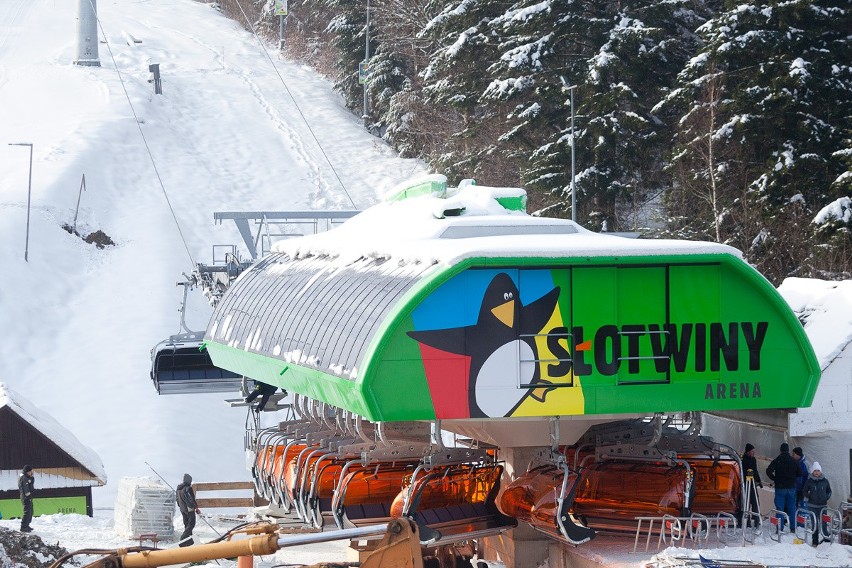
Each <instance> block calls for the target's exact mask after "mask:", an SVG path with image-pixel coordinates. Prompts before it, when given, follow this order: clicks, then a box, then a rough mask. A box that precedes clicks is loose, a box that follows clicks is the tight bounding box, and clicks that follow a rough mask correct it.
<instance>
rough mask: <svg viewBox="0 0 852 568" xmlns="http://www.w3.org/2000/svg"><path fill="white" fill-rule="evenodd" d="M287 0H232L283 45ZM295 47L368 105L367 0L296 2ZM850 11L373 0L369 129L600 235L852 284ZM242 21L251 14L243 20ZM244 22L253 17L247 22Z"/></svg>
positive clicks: (445, 168)
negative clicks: (655, 240) (702, 243)
mask: <svg viewBox="0 0 852 568" xmlns="http://www.w3.org/2000/svg"><path fill="white" fill-rule="evenodd" d="M273 5H274V2H273V0H220V1H219V3H218V6H219V7H220V8H221V9H222V10H223V12H224V13H225V14H227V15H228V16H230V17H232V18H234V19H235V20H237V21H240V22H241V23H243V25H245V26H246V27H255V28H257V29H258V30H259V31H261V32H262V33H263V34H264V35H265V36H266V37H267V38H269V39H270V40H271V43H272V44H273V45H274V44H275V42H277V36H278V17H277V16H274V15H273V13H272V10H273ZM288 10H289V15H288V16H287V19H286V28H285V47H284V52H285V56H286V57H288V58H291V59H295V60H298V61H303V62H305V63H308V64H310V65H312V66H313V67H314V68H315V69H317V70H318V71H320V72H321V73H323V74H325V75H327V76H329V77H330V78H331V79H332V80H333V81H335V85H336V87H337V89H338V90H339V91H340V93H341V94H342V95H343V96H344V98H345V100H346V103H347V105H348V106H349V107H350V108H351V109H352V111H353V112H355V113H357V114H358V115H361V114H362V112H363V111H362V108H363V101H364V94H363V93H364V91H363V87H362V85H360V84H359V81H358V65H359V63H361V62H362V61H364V57H365V32H366V30H367V26H366V14H367V0H290V1H289V5H288ZM850 11H852V2H850V1H849V0H837V1H830V0H814V1H808V0H798V1H787V2H763V3H761V2H751V3H736V2H719V1H706V2H705V1H701V0H693V1H689V0H663V1H650V0H649V1H630V0H623V1H612V0H591V1H585V0H584V1H579V0H543V1H536V0H527V1H524V0H521V1H518V2H510V1H494V0H370V9H369V16H370V25H369V36H370V58H369V75H368V80H367V83H366V88H367V98H368V101H369V110H368V113H367V116H366V118H365V125H366V126H367V127H368V128H369V129H370V130H371V131H373V132H374V133H376V134H378V135H380V136H382V137H383V138H384V139H385V140H386V141H387V142H388V143H389V144H390V145H391V146H393V147H394V148H395V149H396V150H397V151H399V152H400V154H401V155H403V156H406V157H417V158H421V159H422V160H424V161H425V162H426V163H427V164H429V166H430V168H431V169H432V170H433V171H435V172H437V173H443V174H445V175H447V177H448V178H449V180H450V182H453V183H454V182H458V181H459V180H461V179H463V178H475V179H476V180H477V182H478V183H480V184H484V185H492V186H520V187H524V188H526V190H527V192H528V195H529V210H530V211H535V212H537V213H538V214H541V215H548V216H559V217H568V218H570V217H571V214H572V211H571V141H572V140H571V138H572V137H571V132H572V130H571V90H572V88H573V91H574V92H573V96H574V133H575V135H574V144H575V148H574V151H575V163H576V170H575V171H576V177H575V180H576V182H575V187H576V192H577V193H576V202H577V211H576V218H577V221H578V222H579V223H580V224H582V225H583V226H585V227H587V228H589V229H591V230H595V231H601V230H606V231H632V232H639V233H641V234H642V236H643V237H672V238H683V239H701V240H711V241H716V242H721V243H726V244H730V245H732V246H735V247H737V248H738V249H740V250H742V251H743V254H744V256H745V258H746V260H747V261H749V262H750V263H751V264H753V265H754V266H755V267H756V268H757V269H758V270H760V271H761V272H762V273H763V274H764V275H766V277H767V278H768V279H769V280H770V281H771V282H772V283H773V284H775V285H778V284H780V282H781V281H782V280H783V279H784V278H786V277H788V276H800V277H817V278H826V279H847V278H852V233H850V229H852V16H850ZM244 13H245V15H244ZM246 16H247V17H248V19H249V20H250V24H251V25H249V22H247V21H246Z"/></svg>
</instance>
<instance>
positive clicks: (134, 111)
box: [89, 0, 195, 268]
mask: <svg viewBox="0 0 852 568" xmlns="http://www.w3.org/2000/svg"><path fill="white" fill-rule="evenodd" d="M89 5H90V6H91V7H92V13H93V14H95V19H96V21H97V22H98V29H100V30H101V36H103V38H104V44H105V45H106V46H107V51H109V57H110V59H112V65H113V67H115V73H116V74H117V75H118V80H119V82H120V83H121V88H122V90H123V91H124V97H125V98H126V99H127V104H128V105H129V106H130V112H131V113H133V119H134V120H135V121H136V128H138V129H139V134H140V135H141V136H142V142H143V143H144V144H145V151H146V152H148V157H149V158H150V159H151V165H152V166H153V167H154V173H155V174H156V175H157V181H158V182H159V183H160V189H162V190H163V196H164V197H165V198H166V203H167V204H168V206H169V211H171V213H172V219H174V221H175V225H176V226H177V230H178V233H179V234H180V239H181V240H182V241H183V248H184V249H185V250H186V254H187V256H189V263H190V265H191V266H192V267H193V268H194V267H195V260H194V259H193V258H192V253H191V252H189V245H188V244H187V243H186V238H185V237H184V235H183V230H182V229H181V228H180V222H179V221H178V218H177V215H176V214H175V210H174V208H173V207H172V202H171V200H170V199H169V194H168V193H167V192H166V186H165V184H164V183H163V178H162V177H161V176H160V170H159V169H158V168H157V162H156V160H154V155H153V154H152V153H151V148H150V147H149V146H148V139H147V138H145V132H144V131H143V130H142V125H141V124H140V123H139V117H138V116H137V115H136V109H134V108H133V102H132V101H131V100H130V94H129V93H128V92H127V87H126V86H125V84H124V77H122V76H121V71H119V70H118V63H116V61H115V56H114V55H113V53H112V48H111V47H110V45H109V41H107V36H106V32H104V27H103V26H102V25H101V19H100V18H99V17H98V16H97V11H96V10H95V5H94V4H93V3H92V0H89Z"/></svg>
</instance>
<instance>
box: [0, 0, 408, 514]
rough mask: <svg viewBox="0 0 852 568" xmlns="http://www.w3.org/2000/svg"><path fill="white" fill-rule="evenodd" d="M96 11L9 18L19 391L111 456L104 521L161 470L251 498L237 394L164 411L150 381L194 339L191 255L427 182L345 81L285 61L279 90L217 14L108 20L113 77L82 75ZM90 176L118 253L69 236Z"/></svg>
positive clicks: (2, 24)
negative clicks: (187, 338)
mask: <svg viewBox="0 0 852 568" xmlns="http://www.w3.org/2000/svg"><path fill="white" fill-rule="evenodd" d="M77 5H78V3H77V2H54V0H2V1H0V172H3V175H2V176H0V263H2V265H3V267H4V271H3V272H4V277H3V281H2V284H0V317H2V322H3V329H4V331H3V341H2V342H0V382H4V383H6V384H7V385H8V386H9V387H10V388H12V389H13V390H14V391H16V392H18V393H20V394H21V395H23V396H24V397H26V398H27V399H29V400H30V402H32V403H33V404H34V405H36V406H37V407H38V408H40V409H41V410H43V411H45V412H47V413H48V414H50V415H52V416H53V417H54V418H56V420H58V421H59V422H60V423H61V424H63V425H64V426H65V427H66V428H68V429H69V430H70V431H71V432H73V433H74V435H75V436H76V437H77V438H79V440H80V441H81V442H82V443H83V444H85V445H87V446H90V447H91V448H92V449H94V450H95V451H96V452H97V453H98V454H99V455H100V457H101V459H102V460H103V462H104V465H105V468H106V472H107V475H108V477H109V479H110V482H109V483H108V484H107V486H106V487H105V488H103V489H96V490H95V491H94V502H95V506H96V507H107V506H111V505H112V501H113V500H114V495H115V489H114V488H115V487H116V486H117V482H118V480H119V479H120V478H121V477H123V476H140V475H151V471H150V470H149V469H148V467H147V466H146V465H145V462H146V461H147V462H148V463H150V464H151V465H152V466H153V467H154V468H156V469H157V471H158V472H159V473H160V474H162V475H163V476H164V477H165V478H166V479H167V480H169V482H170V483H171V484H172V485H175V484H177V483H178V482H179V481H180V479H181V477H182V474H183V473H184V472H189V473H191V474H192V475H193V476H194V478H195V479H196V480H197V481H229V480H240V479H246V478H247V472H246V470H245V460H244V457H243V455H242V453H241V452H242V438H243V427H244V412H245V411H244V410H243V409H231V408H229V407H227V406H226V405H225V404H224V403H223V398H225V397H224V396H222V395H194V396H185V395H172V396H158V395H157V394H156V392H155V390H154V387H153V384H152V383H151V381H150V379H149V376H148V373H149V370H150V355H149V350H150V349H151V347H152V346H153V345H155V344H156V343H157V342H158V341H160V340H162V339H163V338H165V337H167V336H168V335H171V334H173V333H177V332H179V331H180V328H179V314H178V312H177V309H178V307H179V305H180V298H181V290H180V289H179V288H177V287H176V286H175V283H176V282H177V281H179V280H182V279H183V277H182V276H181V273H182V272H189V271H190V270H191V268H192V264H191V262H190V257H189V255H188V254H187V249H188V252H189V253H190V254H191V256H192V259H193V260H194V261H195V262H205V263H209V262H211V260H212V258H211V256H212V253H211V250H212V245H214V244H222V243H239V242H242V241H241V239H240V237H239V235H238V233H237V232H236V230H235V229H234V228H233V227H232V226H231V225H221V226H216V225H214V223H213V212H214V211H234V210H236V211H241V210H286V209H351V208H353V202H354V206H355V207H358V208H364V207H366V206H369V205H371V204H373V203H374V202H376V200H377V199H378V196H380V195H382V193H383V192H384V191H386V190H387V188H388V187H390V186H393V185H395V184H396V183H397V182H399V180H400V179H404V178H407V177H410V176H412V175H419V174H422V173H423V172H424V170H423V167H422V165H421V164H419V163H418V162H415V161H412V160H403V159H400V158H399V157H397V156H396V155H395V153H394V152H393V151H392V150H391V149H389V148H388V147H387V146H386V145H385V144H383V143H382V142H381V141H380V140H378V139H376V138H374V137H372V136H370V135H369V134H368V133H366V132H365V131H364V130H363V129H362V128H361V127H360V121H359V119H358V118H357V117H356V116H353V115H352V114H351V113H350V112H348V111H347V110H346V109H345V108H344V106H343V104H342V102H341V99H340V98H339V97H338V96H337V95H336V94H335V93H334V92H333V91H332V89H331V85H330V83H329V82H328V81H327V80H325V79H323V78H321V77H319V76H317V75H316V74H315V73H313V72H312V71H310V70H309V69H307V68H305V67H302V66H300V65H294V64H290V63H285V62H281V61H278V60H277V57H275V54H274V53H273V58H274V59H275V60H276V66H277V72H276V69H275V68H273V66H272V64H271V63H270V61H269V60H268V59H267V57H266V55H265V54H264V52H263V51H262V50H261V49H260V47H259V45H258V43H257V42H256V40H255V38H254V37H253V36H252V35H251V34H249V33H247V32H245V31H243V30H242V29H241V28H240V27H239V26H238V25H237V24H236V23H235V22H233V21H231V20H228V19H227V18H225V17H223V16H222V15H221V14H219V13H218V12H217V11H215V10H214V9H213V8H211V7H210V6H208V5H207V4H204V3H200V2H194V1H192V0H157V1H145V0H116V1H115V2H109V3H101V5H100V6H98V8H99V16H100V19H101V24H102V26H103V31H104V32H105V34H106V38H107V42H108V43H107V44H104V43H101V44H100V48H99V50H100V61H101V67H80V66H75V65H73V64H72V61H73V60H74V59H75V57H76V55H77V52H76V9H77ZM128 34H129V35H132V36H133V37H134V38H136V39H138V40H141V43H139V44H135V43H133V42H132V41H131V42H130V43H131V44H132V45H128V41H127V37H128ZM110 51H111V52H112V55H113V56H114V57H115V62H113V59H112V58H111V56H110ZM150 63H159V64H160V70H161V74H162V77H163V94H162V95H156V96H155V95H153V94H152V87H151V85H150V84H149V83H148V82H147V81H148V75H149V72H148V65H149V64H150ZM116 71H119V72H120V73H121V77H122V78H123V81H124V87H123V86H122V83H121V82H120V81H119V76H118V73H117V72H116ZM278 73H280V74H281V77H283V79H284V82H285V83H286V88H285V85H284V84H282V82H281V80H280V79H279V76H278ZM125 88H126V89H127V92H128V94H129V96H130V100H131V101H132V105H133V109H134V110H135V113H136V116H137V117H138V124H137V120H136V119H134V115H133V113H132V112H131V108H130V105H129V104H128V101H127V99H126V98H125V94H124V89H125ZM291 95H292V97H291ZM294 101H295V102H294ZM297 105H298V107H297ZM301 113H304V115H305V116H306V117H307V120H308V122H309V124H310V130H309V129H308V125H307V124H306V123H305V121H304V120H303V119H302V116H301ZM140 128H141V130H142V132H144V134H145V137H146V140H147V146H148V148H150V150H151V154H152V155H153V158H154V161H155V163H156V167H157V171H156V172H155V170H154V168H153V166H152V162H151V159H150V158H149V156H148V153H147V151H146V143H145V142H144V141H143V139H142V137H141V135H140V132H139V130H140ZM311 130H312V131H313V132H314V133H315V134H316V138H317V139H318V140H319V143H321V144H322V148H323V151H324V152H325V154H327V155H328V158H329V160H330V162H331V164H333V166H334V171H335V172H336V175H335V173H334V172H333V171H332V169H331V166H330V165H329V163H328V162H327V161H326V160H325V158H324V157H323V153H322V152H321V151H320V149H319V146H318V144H317V141H316V140H315V139H314V137H313V135H312V134H311ZM20 142H24V143H32V144H33V165H32V172H33V175H32V204H31V212H30V221H29V246H28V249H29V251H28V258H29V262H25V261H24V249H25V239H26V230H27V187H28V177H27V176H28V160H29V148H28V147H20V146H9V145H7V144H8V143H20ZM157 172H158V173H159V176H160V177H161V178H162V181H163V183H164V185H165V189H166V192H167V194H168V198H169V201H170V203H171V206H172V208H173V209H174V214H175V216H176V217H177V220H178V222H179V223H180V227H181V231H182V233H183V238H184V239H185V240H186V248H185V247H184V243H183V240H182V238H181V234H180V233H179V232H178V230H177V228H176V225H175V222H174V220H173V219H172V213H171V212H170V209H169V205H168V203H167V201H166V199H165V197H164V195H163V191H162V190H161V188H160V186H159V184H158V181H157ZM84 174H85V176H86V191H85V192H84V193H83V195H82V198H81V202H80V211H79V217H78V221H77V225H78V229H80V232H81V233H83V234H88V233H90V232H93V231H95V230H103V231H104V232H105V233H106V234H107V235H108V236H109V237H111V238H112V240H113V241H115V242H116V246H114V247H107V248H106V249H104V250H99V249H96V248H95V247H94V246H92V245H89V244H86V243H84V242H83V241H82V240H80V239H79V238H75V237H73V236H71V235H70V234H68V233H67V232H65V231H64V230H63V229H62V228H61V225H62V224H63V223H69V224H70V223H72V222H73V220H74V209H75V205H76V203H77V197H78V189H79V187H80V181H81V178H82V176H83V175H84ZM337 176H339V178H340V180H341V181H342V183H343V185H344V186H345V189H344V188H343V187H342V186H341V184H340V183H339V182H338V179H337ZM350 197H351V200H350ZM190 296H191V297H190V307H189V313H188V318H187V320H188V323H189V325H190V326H191V327H193V328H195V329H202V330H203V329H204V327H206V324H207V319H208V318H209V313H210V310H209V307H208V306H207V304H206V301H205V300H204V298H203V297H202V296H201V294H199V293H193V294H191V295H190ZM22 465H23V464H22Z"/></svg>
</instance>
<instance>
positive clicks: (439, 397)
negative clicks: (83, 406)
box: [420, 343, 470, 420]
mask: <svg viewBox="0 0 852 568" xmlns="http://www.w3.org/2000/svg"><path fill="white" fill-rule="evenodd" d="M420 354H421V356H422V357H423V368H424V370H425V371H426V382H427V383H428V384H429V394H431V395H432V404H433V405H434V406H435V418H437V419H439V420H443V419H449V418H470V408H469V407H468V401H467V399H468V394H467V389H468V377H469V376H470V357H468V356H466V355H456V354H454V353H448V352H446V351H441V350H440V349H435V348H434V347H429V346H428V345H426V344H423V343H421V344H420Z"/></svg>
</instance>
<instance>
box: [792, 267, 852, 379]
mask: <svg viewBox="0 0 852 568" xmlns="http://www.w3.org/2000/svg"><path fill="white" fill-rule="evenodd" d="M778 292H780V293H781V296H783V297H784V299H785V300H786V301H787V303H788V304H789V305H790V308H792V310H793V311H794V312H796V315H797V316H798V318H799V320H800V321H802V322H803V323H804V326H805V333H806V334H807V335H808V339H810V340H811V345H813V348H814V352H815V353H816V356H817V359H818V360H819V365H820V368H821V369H823V370H825V368H826V367H828V366H829V365H830V364H831V362H832V361H833V360H834V358H835V357H837V356H838V355H839V354H840V352H841V351H843V348H844V347H846V346H847V345H848V344H849V343H850V342H852V280H841V281H829V280H818V279H816V278H787V279H786V280H784V282H782V283H781V286H779V287H778Z"/></svg>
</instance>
